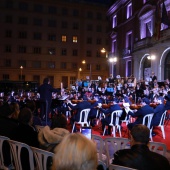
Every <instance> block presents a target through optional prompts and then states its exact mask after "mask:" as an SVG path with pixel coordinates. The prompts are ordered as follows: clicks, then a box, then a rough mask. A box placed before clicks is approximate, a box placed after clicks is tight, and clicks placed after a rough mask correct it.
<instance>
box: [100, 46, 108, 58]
mask: <svg viewBox="0 0 170 170" xmlns="http://www.w3.org/2000/svg"><path fill="white" fill-rule="evenodd" d="M101 52H102V53H106V58H108V52H107V51H106V49H105V48H102V49H101Z"/></svg>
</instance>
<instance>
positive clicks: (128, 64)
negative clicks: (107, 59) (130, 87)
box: [126, 60, 132, 77]
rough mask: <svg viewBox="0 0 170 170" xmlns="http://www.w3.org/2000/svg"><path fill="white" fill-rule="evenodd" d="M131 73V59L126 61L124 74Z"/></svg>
mask: <svg viewBox="0 0 170 170" xmlns="http://www.w3.org/2000/svg"><path fill="white" fill-rule="evenodd" d="M131 75H132V61H130V60H129V61H127V62H126V76H127V77H130V76H131Z"/></svg>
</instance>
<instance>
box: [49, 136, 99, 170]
mask: <svg viewBox="0 0 170 170" xmlns="http://www.w3.org/2000/svg"><path fill="white" fill-rule="evenodd" d="M97 162H98V158H97V150H96V145H95V143H94V142H93V141H92V140H89V139H87V138H86V137H85V136H83V135H82V134H80V133H72V134H69V135H67V136H65V137H64V138H63V140H62V141H61V143H60V144H59V145H57V147H56V149H55V155H54V157H53V165H52V170H87V169H88V170H96V168H97Z"/></svg>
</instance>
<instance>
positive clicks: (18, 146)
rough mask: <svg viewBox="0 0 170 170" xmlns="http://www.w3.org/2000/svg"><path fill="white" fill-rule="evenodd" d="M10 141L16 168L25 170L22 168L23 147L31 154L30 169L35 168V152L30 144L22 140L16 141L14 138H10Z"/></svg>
mask: <svg viewBox="0 0 170 170" xmlns="http://www.w3.org/2000/svg"><path fill="white" fill-rule="evenodd" d="M8 142H9V145H10V148H11V152H12V157H13V160H14V164H15V169H16V170H24V169H23V168H22V161H21V151H22V149H23V148H25V149H27V151H28V155H29V165H30V170H34V160H33V152H32V150H31V148H30V146H29V145H27V144H25V143H21V142H18V141H14V140H8ZM24 163H25V162H24Z"/></svg>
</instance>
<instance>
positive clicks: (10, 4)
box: [5, 0, 14, 9]
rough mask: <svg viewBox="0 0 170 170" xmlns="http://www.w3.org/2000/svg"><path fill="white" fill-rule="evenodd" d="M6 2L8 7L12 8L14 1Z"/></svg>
mask: <svg viewBox="0 0 170 170" xmlns="http://www.w3.org/2000/svg"><path fill="white" fill-rule="evenodd" d="M5 2H6V4H5V5H6V8H8V9H12V8H13V5H14V4H13V1H12V0H6V1H5Z"/></svg>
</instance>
